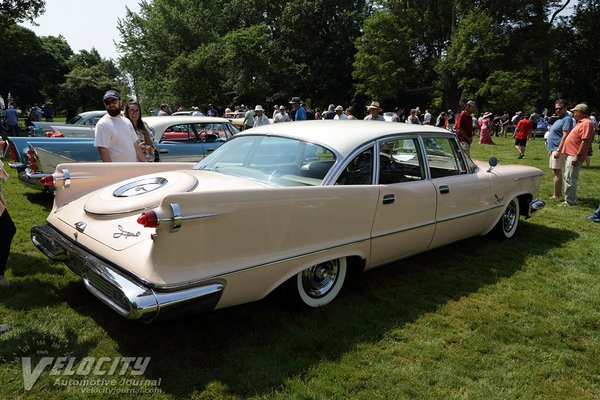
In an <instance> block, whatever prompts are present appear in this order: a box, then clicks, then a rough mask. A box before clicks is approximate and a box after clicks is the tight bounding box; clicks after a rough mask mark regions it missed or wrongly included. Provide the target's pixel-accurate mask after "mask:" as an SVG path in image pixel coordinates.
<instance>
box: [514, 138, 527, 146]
mask: <svg viewBox="0 0 600 400" xmlns="http://www.w3.org/2000/svg"><path fill="white" fill-rule="evenodd" d="M515 146H520V147H525V146H527V139H515Z"/></svg>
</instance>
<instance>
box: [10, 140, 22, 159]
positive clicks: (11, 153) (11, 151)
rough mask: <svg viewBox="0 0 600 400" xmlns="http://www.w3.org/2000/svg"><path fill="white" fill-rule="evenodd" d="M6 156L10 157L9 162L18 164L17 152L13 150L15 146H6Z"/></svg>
mask: <svg viewBox="0 0 600 400" xmlns="http://www.w3.org/2000/svg"><path fill="white" fill-rule="evenodd" d="M8 156H9V157H10V160H11V161H12V162H14V163H16V162H19V161H20V160H19V156H18V155H17V151H16V150H15V146H14V145H13V144H12V143H10V144H9V145H8Z"/></svg>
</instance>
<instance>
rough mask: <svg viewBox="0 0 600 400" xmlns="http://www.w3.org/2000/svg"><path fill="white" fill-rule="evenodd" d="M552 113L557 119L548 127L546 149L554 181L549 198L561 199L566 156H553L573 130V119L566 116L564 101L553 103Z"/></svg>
mask: <svg viewBox="0 0 600 400" xmlns="http://www.w3.org/2000/svg"><path fill="white" fill-rule="evenodd" d="M554 112H555V113H556V115H558V119H557V120H556V122H554V123H553V124H552V126H551V127H550V133H549V135H548V142H547V143H546V149H547V150H548V157H549V160H550V162H549V166H550V168H551V169H552V175H553V177H552V178H553V180H554V193H553V194H552V196H551V198H552V199H560V198H562V182H563V175H562V170H563V168H564V167H565V160H566V159H567V156H566V155H565V154H559V155H558V157H555V155H556V153H557V152H558V148H559V147H560V144H561V142H562V141H563V140H564V139H565V138H566V137H567V135H568V134H569V132H570V131H571V129H573V119H572V118H571V116H570V115H569V114H567V107H566V104H565V101H564V100H562V99H558V100H556V102H555V103H554Z"/></svg>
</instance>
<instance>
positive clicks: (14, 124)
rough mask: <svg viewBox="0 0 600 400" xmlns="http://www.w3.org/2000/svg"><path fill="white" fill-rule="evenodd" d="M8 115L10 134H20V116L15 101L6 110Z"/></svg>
mask: <svg viewBox="0 0 600 400" xmlns="http://www.w3.org/2000/svg"><path fill="white" fill-rule="evenodd" d="M4 116H5V117H6V126H7V127H8V136H19V116H18V114H17V110H16V109H15V103H10V104H9V105H8V108H7V109H6V110H4Z"/></svg>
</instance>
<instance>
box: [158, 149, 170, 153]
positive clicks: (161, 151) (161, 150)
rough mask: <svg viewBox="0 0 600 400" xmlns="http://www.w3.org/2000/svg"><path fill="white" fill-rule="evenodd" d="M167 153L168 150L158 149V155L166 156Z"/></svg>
mask: <svg viewBox="0 0 600 400" xmlns="http://www.w3.org/2000/svg"><path fill="white" fill-rule="evenodd" d="M168 152H169V149H158V153H159V154H167V153H168Z"/></svg>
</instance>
